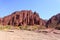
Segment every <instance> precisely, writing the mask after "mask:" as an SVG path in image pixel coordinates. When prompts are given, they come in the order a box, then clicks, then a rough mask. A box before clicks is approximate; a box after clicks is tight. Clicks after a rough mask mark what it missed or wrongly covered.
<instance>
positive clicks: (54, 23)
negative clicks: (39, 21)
mask: <svg viewBox="0 0 60 40" xmlns="http://www.w3.org/2000/svg"><path fill="white" fill-rule="evenodd" d="M46 27H49V28H55V29H59V30H60V13H58V14H57V15H54V16H53V17H51V18H50V19H49V20H48V21H47V23H46Z"/></svg>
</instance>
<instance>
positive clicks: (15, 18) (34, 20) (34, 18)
mask: <svg viewBox="0 0 60 40" xmlns="http://www.w3.org/2000/svg"><path fill="white" fill-rule="evenodd" d="M0 24H2V25H12V26H22V25H45V24H46V22H45V21H44V20H43V19H41V18H40V17H39V15H38V13H37V12H32V11H31V10H22V11H16V12H13V13H12V14H11V15H8V16H5V17H3V18H0Z"/></svg>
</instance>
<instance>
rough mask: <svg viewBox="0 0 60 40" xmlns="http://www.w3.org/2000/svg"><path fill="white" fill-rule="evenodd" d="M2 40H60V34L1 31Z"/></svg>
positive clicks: (0, 37)
mask: <svg viewBox="0 0 60 40" xmlns="http://www.w3.org/2000/svg"><path fill="white" fill-rule="evenodd" d="M0 40H60V34H54V33H37V32H33V31H26V30H9V31H0Z"/></svg>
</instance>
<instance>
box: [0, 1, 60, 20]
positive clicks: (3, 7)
mask: <svg viewBox="0 0 60 40" xmlns="http://www.w3.org/2000/svg"><path fill="white" fill-rule="evenodd" d="M19 10H32V11H36V12H38V13H39V15H40V17H41V18H43V19H49V18H51V17H52V16H53V15H56V14H57V13H60V0H0V17H4V16H6V15H9V14H11V13H12V12H14V11H19Z"/></svg>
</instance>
